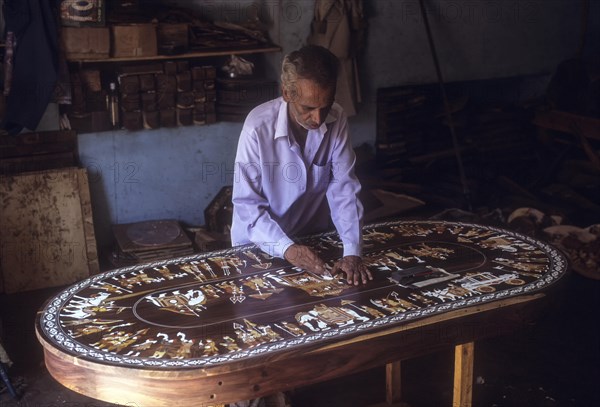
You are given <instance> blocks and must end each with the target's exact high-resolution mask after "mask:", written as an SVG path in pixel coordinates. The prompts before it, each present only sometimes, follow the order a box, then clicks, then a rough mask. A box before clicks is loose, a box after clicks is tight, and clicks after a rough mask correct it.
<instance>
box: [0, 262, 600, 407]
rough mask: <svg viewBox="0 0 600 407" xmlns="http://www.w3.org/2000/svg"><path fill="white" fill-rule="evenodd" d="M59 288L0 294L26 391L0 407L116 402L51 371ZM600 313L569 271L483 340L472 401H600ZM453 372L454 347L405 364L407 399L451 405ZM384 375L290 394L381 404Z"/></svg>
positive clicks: (4, 330) (306, 404)
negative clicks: (47, 347) (522, 322)
mask: <svg viewBox="0 0 600 407" xmlns="http://www.w3.org/2000/svg"><path fill="white" fill-rule="evenodd" d="M54 292H55V290H41V291H35V292H28V293H21V294H17V295H4V296H0V320H1V321H2V325H1V326H0V334H1V339H2V343H3V345H4V347H5V348H6V350H7V352H8V353H9V355H10V356H11V359H12V360H13V362H14V365H13V366H12V367H11V368H10V369H9V374H10V379H11V382H12V383H13V384H14V386H15V387H16V389H17V391H18V393H19V398H18V400H17V399H14V398H13V397H11V395H10V394H9V393H8V391H7V390H6V388H5V387H3V386H0V389H2V390H0V407H9V406H15V407H16V406H23V407H25V406H39V407H46V406H70V407H79V406H86V407H106V406H112V404H108V403H104V402H102V401H98V400H94V399H91V398H88V397H85V396H82V395H79V394H77V393H75V392H73V391H70V390H68V389H66V388H65V387H63V386H62V385H60V384H59V383H57V382H56V381H55V380H54V379H53V378H52V377H51V376H50V375H49V373H48V372H47V370H46V369H45V367H44V363H43V357H42V351H41V346H40V345H39V344H38V342H37V340H36V338H35V333H34V319H35V314H36V311H37V310H38V309H39V307H40V306H41V305H42V304H43V302H44V301H45V299H46V298H48V297H50V296H51V295H52V294H53V293H54ZM599 310H600V281H596V280H591V279H587V278H584V277H581V276H579V275H578V274H574V273H573V274H569V275H567V276H566V277H565V278H564V279H563V281H562V282H561V283H559V284H558V287H557V288H556V289H555V290H553V291H552V292H550V293H549V295H548V299H547V302H546V304H545V305H544V307H543V309H542V311H541V313H540V315H539V317H538V318H537V319H536V320H535V321H534V322H533V323H531V324H530V325H528V326H525V327H523V328H522V329H520V330H518V331H516V332H513V333H512V334H510V335H506V336H501V337H496V338H492V339H487V340H483V341H480V342H477V343H476V345H475V346H476V353H475V372H474V376H475V382H476V383H475V385H474V402H473V405H474V406H476V407H477V406H490V407H491V406H496V407H517V406H518V407H520V406H534V407H538V406H556V407H563V406H565V407H576V406H577V407H584V406H585V407H592V406H598V405H600V386H598V383H600V323H599V321H600V318H599V317H598V312H599ZM452 369H453V351H452V349H448V351H444V352H438V353H434V354H431V355H427V356H424V357H419V358H415V359H411V360H408V361H405V362H403V364H402V371H403V398H404V400H405V402H406V403H408V404H409V405H410V406H413V407H427V406H431V407H438V406H450V405H452ZM384 375H385V373H384V369H383V367H382V368H377V369H372V370H368V371H365V372H362V373H359V374H355V375H352V376H347V377H343V378H339V379H336V380H332V381H329V382H324V383H320V384H317V385H312V386H307V387H304V388H298V389H295V390H294V391H292V392H290V396H291V400H292V405H293V406H294V407H334V406H340V407H342V406H349V407H354V406H356V407H360V406H369V405H373V404H377V403H382V402H384V401H385V376H384ZM126 405H129V406H134V404H126ZM139 407H142V406H139ZM144 407H146V406H144ZM147 407H151V406H147Z"/></svg>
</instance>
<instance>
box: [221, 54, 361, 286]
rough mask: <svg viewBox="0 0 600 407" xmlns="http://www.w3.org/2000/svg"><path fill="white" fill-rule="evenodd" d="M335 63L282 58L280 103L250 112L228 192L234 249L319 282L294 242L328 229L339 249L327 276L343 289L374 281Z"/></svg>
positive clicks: (323, 58) (322, 270)
mask: <svg viewBox="0 0 600 407" xmlns="http://www.w3.org/2000/svg"><path fill="white" fill-rule="evenodd" d="M338 65H339V63H338V60H337V58H336V57H335V56H334V55H333V54H332V53H331V52H330V51H328V50H327V49H326V48H323V47H320V46H314V45H309V46H306V47H303V48H301V49H300V50H298V51H294V52H292V53H290V54H289V55H287V56H286V57H285V58H284V61H283V66H282V73H281V88H282V97H280V98H277V99H275V100H272V101H269V102H267V103H264V104H262V105H260V106H258V107H256V108H255V109H254V110H252V112H250V114H249V115H248V117H247V118H246V121H245V123H244V127H243V129H242V133H241V135H240V139H239V144H238V150H237V156H236V160H235V161H236V165H235V176H234V185H233V223H232V228H231V240H232V243H233V245H234V246H236V245H241V244H245V243H250V242H252V243H255V244H257V245H258V246H259V247H260V248H261V249H262V250H263V251H265V252H267V253H269V254H270V255H272V256H276V257H283V258H285V259H286V260H287V261H289V262H290V263H291V264H292V265H294V266H297V267H300V268H303V269H306V270H309V271H312V272H314V273H318V274H327V273H328V270H327V269H326V267H325V263H324V261H323V260H322V259H321V258H319V256H318V255H317V254H316V253H315V252H314V251H313V250H312V249H310V248H309V247H307V246H304V245H301V244H299V243H296V242H295V241H294V240H293V238H294V237H296V236H301V235H305V234H309V233H316V232H321V231H325V230H327V229H328V225H329V217H331V220H332V221H333V224H334V225H335V228H336V229H337V232H338V233H339V235H340V238H341V240H342V243H343V247H344V249H343V250H344V251H343V257H342V258H341V259H340V260H339V261H337V262H336V263H335V264H334V265H333V267H332V269H331V273H332V274H336V273H339V272H343V273H345V275H346V279H347V281H348V283H349V284H355V285H358V284H360V283H361V282H362V283H363V284H364V283H366V282H367V281H368V280H370V279H372V275H371V273H370V272H369V271H368V269H367V268H366V267H365V266H364V264H363V263H362V260H361V257H360V256H361V249H362V234H361V224H362V215H363V207H362V205H361V203H360V201H359V199H358V193H359V191H360V183H359V182H358V180H357V178H356V176H355V175H354V163H355V160H356V158H355V155H354V151H353V150H352V144H351V142H350V138H349V137H348V122H347V119H346V115H345V114H344V112H343V110H342V108H341V107H340V105H339V104H337V103H335V102H334V97H335V91H336V81H337V74H338Z"/></svg>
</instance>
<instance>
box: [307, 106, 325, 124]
mask: <svg viewBox="0 0 600 407" xmlns="http://www.w3.org/2000/svg"><path fill="white" fill-rule="evenodd" d="M322 116H323V112H321V110H320V109H315V110H313V111H312V113H311V117H310V118H311V119H312V121H314V122H315V123H319V124H321V117H322Z"/></svg>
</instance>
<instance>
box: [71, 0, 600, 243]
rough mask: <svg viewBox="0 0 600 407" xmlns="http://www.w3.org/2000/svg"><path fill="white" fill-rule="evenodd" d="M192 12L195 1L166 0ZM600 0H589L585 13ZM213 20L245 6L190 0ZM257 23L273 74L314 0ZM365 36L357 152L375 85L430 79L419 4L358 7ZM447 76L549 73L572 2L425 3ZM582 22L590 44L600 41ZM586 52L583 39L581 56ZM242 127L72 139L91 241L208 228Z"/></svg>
mask: <svg viewBox="0 0 600 407" xmlns="http://www.w3.org/2000/svg"><path fill="white" fill-rule="evenodd" d="M171 3H173V4H177V3H179V4H185V5H189V4H190V3H192V2H191V1H185V2H182V1H179V2H177V1H171ZM599 3H600V2H596V1H591V10H590V16H593V15H594V14H596V15H597V14H598V12H599V11H600V10H599V9H600V4H599ZM193 4H194V5H195V7H196V8H200V9H201V10H206V11H207V13H208V14H209V15H212V16H214V17H215V18H221V19H229V20H230V21H235V20H239V19H244V18H245V17H246V15H247V14H248V13H249V12H250V11H253V10H256V9H257V8H256V7H255V6H252V2H251V1H239V0H236V1H209V2H206V1H202V0H195V1H194V2H193ZM260 4H261V7H260V9H259V10H260V12H259V16H260V17H261V20H263V21H267V22H269V23H270V34H271V38H272V40H273V41H274V42H275V43H277V44H279V45H280V46H281V47H282V48H283V53H281V54H279V53H278V54H268V55H265V56H264V58H265V60H266V65H267V68H266V75H267V76H268V77H269V78H273V79H276V78H277V77H278V70H279V63H280V61H281V58H282V56H283V54H284V53H287V52H289V51H291V50H293V49H296V48H298V47H300V46H301V45H303V44H304V43H305V41H306V38H307V36H308V34H309V31H310V23H311V21H312V18H313V5H314V1H313V0H279V1H276V0H263V1H262V2H260ZM364 4H365V13H366V15H367V22H368V32H367V43H366V49H365V52H364V54H363V56H362V58H361V59H360V61H359V66H360V69H361V73H360V75H361V80H362V89H363V103H362V104H361V105H360V106H359V114H358V115H357V116H355V117H353V118H351V120H350V129H351V133H352V137H353V142H354V144H355V145H360V144H362V143H365V142H366V143H369V144H373V142H374V139H375V114H376V112H375V94H376V90H377V88H380V87H390V86H398V85H404V84H422V83H432V82H435V81H436V75H435V69H434V66H433V62H432V59H431V54H430V51H429V47H428V43H427V36H426V31H425V28H424V26H423V21H422V19H421V17H420V12H419V2H418V1H417V0H406V1H404V0H371V1H365V2H364ZM426 4H427V8H428V15H429V20H430V24H431V26H432V31H433V34H434V36H435V41H436V45H437V50H438V54H439V59H440V63H441V66H442V70H443V74H444V76H445V79H446V81H459V80H475V79H488V78H498V77H510V76H517V75H548V74H550V73H551V72H552V71H553V70H554V68H555V67H556V65H557V64H558V63H559V62H560V61H562V60H564V59H567V58H570V57H572V56H574V55H575V52H576V50H577V47H578V45H579V39H580V38H579V37H580V27H581V5H580V2H575V1H572V0H543V1H542V0H524V1H516V0H515V1H503V0H490V1H485V2H480V1H472V0H455V1H450V0H428V1H426ZM599 33H600V29H599V27H598V23H597V22H594V19H592V18H591V17H590V27H589V35H588V38H589V39H591V40H593V41H595V45H596V46H597V45H598V44H597V42H598V40H597V38H599V37H600V36H599V35H598V34H599ZM590 48H591V49H593V48H594V45H592V44H589V41H588V49H590ZM240 130H241V124H240V123H216V124H213V125H207V126H192V127H178V128H174V129H167V128H163V129H158V130H147V131H138V132H127V131H112V132H103V133H88V134H80V135H79V154H80V156H81V161H82V165H83V166H85V167H87V168H88V170H89V173H90V188H91V194H92V202H93V210H94V221H95V225H96V236H97V240H98V243H99V245H100V246H105V245H107V244H109V243H110V239H111V237H110V236H111V234H110V225H111V224H114V223H128V222H135V221H141V220H148V219H166V218H171V219H177V220H180V221H182V222H185V223H187V224H192V225H200V224H203V223H204V216H203V211H204V208H205V207H206V205H207V204H208V203H209V202H210V200H211V199H212V198H213V197H214V196H215V194H216V193H217V192H218V191H219V190H220V188H221V187H222V186H224V185H227V184H231V183H232V170H233V160H234V156H235V150H236V146H237V139H238V136H239V132H240Z"/></svg>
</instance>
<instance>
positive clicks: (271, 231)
mask: <svg viewBox="0 0 600 407" xmlns="http://www.w3.org/2000/svg"><path fill="white" fill-rule="evenodd" d="M263 171H268V166H267V167H266V168H265V166H264V165H263V163H262V162H261V157H260V149H259V145H258V137H257V135H256V133H254V132H251V131H248V130H247V129H243V130H242V133H241V135H240V140H239V143H238V150H237V155H236V159H235V170H234V184H233V193H232V202H233V205H234V219H233V221H234V222H237V223H238V225H236V228H235V229H236V231H235V232H234V231H232V236H231V240H232V243H233V244H234V245H236V244H239V242H243V241H248V240H249V241H250V242H252V243H254V244H256V245H257V246H259V247H260V249H261V250H263V251H264V252H266V253H267V254H269V255H271V256H274V257H281V258H283V254H284V253H285V251H286V250H287V248H288V247H290V246H291V245H292V244H294V241H293V240H292V239H290V238H289V237H288V236H287V234H286V233H285V232H284V231H283V230H282V229H281V227H280V226H279V224H278V223H277V222H276V221H275V220H273V219H272V217H271V215H270V213H269V201H268V199H267V198H266V197H265V196H264V194H263V189H262V179H263ZM267 179H268V178H267Z"/></svg>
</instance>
